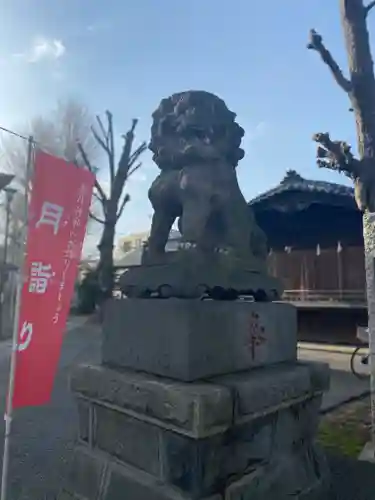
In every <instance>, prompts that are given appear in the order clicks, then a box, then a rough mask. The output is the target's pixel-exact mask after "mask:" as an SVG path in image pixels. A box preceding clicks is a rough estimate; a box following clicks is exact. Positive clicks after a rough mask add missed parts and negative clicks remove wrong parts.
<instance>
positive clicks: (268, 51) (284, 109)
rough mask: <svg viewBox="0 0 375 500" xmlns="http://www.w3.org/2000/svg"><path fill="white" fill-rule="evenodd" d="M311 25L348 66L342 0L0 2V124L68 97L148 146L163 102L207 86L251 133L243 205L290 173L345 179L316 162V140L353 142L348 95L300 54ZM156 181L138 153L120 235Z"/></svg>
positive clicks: (131, 225)
mask: <svg viewBox="0 0 375 500" xmlns="http://www.w3.org/2000/svg"><path fill="white" fill-rule="evenodd" d="M310 28H315V29H317V30H318V31H319V32H321V34H322V35H323V36H324V40H325V42H326V44H327V46H328V47H329V48H330V50H331V51H332V52H333V54H334V56H335V58H336V59H337V61H338V62H339V63H340V64H341V66H342V67H344V68H346V56H345V52H344V46H343V40H342V35H341V29H340V21H339V2H338V0H336V1H332V0H330V1H328V0H314V1H307V0H305V1H301V0H287V1H279V0H268V1H259V0H258V1H253V0H231V1H224V0H189V1H182V0H106V1H105V2H102V1H96V2H94V1H92V0H54V1H51V0H2V1H1V4H0V74H1V78H0V125H3V126H6V127H14V128H17V127H19V124H21V123H23V122H25V121H27V120H28V119H29V118H31V117H32V116H34V115H37V114H41V113H44V112H47V111H48V110H50V109H51V108H53V106H54V105H55V103H56V101H57V99H59V98H64V97H74V98H77V99H80V100H82V101H83V102H85V103H86V104H87V105H88V106H89V108H90V109H91V110H92V112H94V113H98V112H102V111H104V110H105V109H110V110H111V111H112V112H113V114H114V118H115V123H116V130H117V132H118V134H121V133H123V132H124V131H125V130H126V128H127V126H128V125H129V123H130V120H131V118H133V117H138V118H139V120H140V124H139V127H138V139H139V140H148V138H149V128H150V116H151V113H152V111H153V110H154V109H155V108H156V107H157V105H158V103H159V101H160V99H161V98H163V97H166V96H168V95H169V94H171V93H173V92H178V91H181V90H188V89H203V90H208V91H211V92H214V93H217V94H218V95H219V96H221V97H222V98H224V99H225V100H226V102H227V104H228V106H229V107H230V108H231V109H232V110H233V111H235V112H236V113H237V114H238V121H239V123H240V124H241V125H242V126H243V127H244V129H245V131H246V136H245V138H244V142H243V146H244V148H245V151H246V156H245V158H244V160H242V162H241V164H240V166H239V169H238V172H239V176H240V182H241V186H242V189H243V192H244V194H245V196H246V197H247V198H251V197H253V196H255V195H256V194H258V193H260V192H262V191H265V190H266V189H269V188H271V187H273V186H274V185H276V184H277V183H278V182H279V181H280V180H281V179H282V177H283V175H284V174H285V171H286V170H287V169H290V168H293V169H296V170H297V171H299V172H300V173H301V174H302V175H303V176H306V177H309V178H316V179H326V180H332V181H337V182H345V179H344V178H343V177H340V176H338V175H336V174H332V173H329V172H325V171H322V170H318V168H317V167H316V165H315V159H314V157H315V145H314V144H313V143H312V141H311V135H312V134H313V133H314V132H317V131H330V132H331V134H332V137H334V138H337V139H345V140H347V141H349V142H350V143H352V144H354V143H355V135H354V119H353V116H352V114H350V113H349V111H348V108H349V104H348V101H347V98H346V96H345V95H344V93H343V92H342V91H341V90H340V89H339V88H338V87H337V86H336V85H335V83H334V82H333V80H332V78H331V76H330V74H329V72H328V70H327V68H326V67H324V65H323V64H322V63H321V62H320V60H319V58H318V56H317V54H316V53H314V52H311V51H308V50H307V49H306V42H307V38H308V31H309V29H310ZM369 28H370V31H371V29H375V12H374V13H373V14H372V16H370V20H369ZM156 174H157V169H156V168H155V167H154V166H153V165H152V162H151V159H150V156H149V155H148V154H147V155H145V157H144V168H143V171H142V172H141V173H140V174H139V175H138V177H137V178H135V179H134V180H133V182H132V183H131V185H130V186H129V191H130V194H131V196H132V202H131V204H129V206H128V209H127V210H126V211H125V213H124V216H123V219H122V220H121V222H120V225H119V228H118V229H119V234H120V233H121V234H124V233H127V232H130V231H135V230H144V229H147V228H148V226H149V224H150V218H149V216H150V215H151V212H152V211H151V207H150V205H149V202H148V200H147V188H148V185H149V184H150V182H151V181H152V179H153V177H154V176H155V175H156Z"/></svg>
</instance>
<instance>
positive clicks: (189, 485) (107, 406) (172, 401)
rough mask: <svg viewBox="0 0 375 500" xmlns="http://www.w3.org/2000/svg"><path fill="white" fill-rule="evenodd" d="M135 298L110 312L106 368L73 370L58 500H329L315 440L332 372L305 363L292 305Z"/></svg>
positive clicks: (322, 460)
mask: <svg viewBox="0 0 375 500" xmlns="http://www.w3.org/2000/svg"><path fill="white" fill-rule="evenodd" d="M131 302H132V301H131V300H124V301H113V303H112V305H111V306H110V307H109V308H108V309H107V316H106V320H105V324H104V335H105V339H104V342H103V360H104V361H105V363H106V364H105V365H102V366H80V367H78V368H77V369H76V370H75V371H74V373H73V374H72V379H71V389H72V391H73V392H74V394H75V396H76V398H77V401H78V409H79V443H78V445H77V447H76V449H75V452H74V456H73V463H72V468H71V474H70V477H69V478H68V480H67V483H66V485H65V487H64V490H63V491H62V492H61V494H60V496H59V498H60V500H63V499H65V500H67V499H77V500H78V499H81V500H82V499H86V500H94V499H96V500H117V499H118V500H120V499H121V500H122V499H129V500H200V499H202V500H203V499H204V500H270V499H272V500H284V499H285V500H286V499H288V498H293V499H295V500H302V499H303V500H314V499H322V500H323V499H325V498H327V497H326V496H325V495H327V491H328V483H329V474H328V469H327V465H326V462H325V458H324V456H323V454H322V453H321V452H320V450H319V449H318V448H317V446H316V445H315V443H314V437H315V432H316V429H317V425H318V420H319V408H320V404H321V398H322V394H323V392H324V391H325V390H326V389H327V388H328V384H329V374H328V368H327V366H326V365H321V364H308V363H299V362H297V360H296V323H295V312H294V309H293V308H292V307H290V306H288V305H284V304H255V303H248V302H242V303H241V302H236V303H221V302H217V303H216V302H207V303H205V302H200V301H196V302H195V303H194V304H192V303H191V304H183V303H182V302H183V301H174V300H171V301H159V300H154V301H152V300H150V301H147V300H138V301H137V300H134V309H133V310H131V307H130V303H131ZM137 304H140V305H137ZM147 311H148V314H147ZM168 311H169V312H168ZM210 315H211V316H210ZM207 317H209V318H210V321H208V320H207ZM178 318H179V321H178ZM131 324H132V330H129V329H130V328H131ZM147 325H148V326H147ZM206 330H208V333H207V331H206ZM111 332H114V333H113V335H114V339H115V340H114V339H112V338H111ZM152 333H153V334H154V335H155V337H154V338H153V337H152ZM137 334H138V337H137ZM121 336H122V337H123V340H122V343H121V342H120V338H121ZM179 340H180V343H179ZM148 342H149V343H148ZM199 345H201V346H202V351H203V354H201V351H200V350H199ZM116 346H117V349H115V347H116ZM233 346H235V347H233ZM114 350H116V351H117V352H116V353H115V352H114ZM146 350H149V353H148V354H147V355H145V354H144V351H146ZM222 350H224V354H226V356H223V353H222ZM212 352H214V353H215V355H212ZM184 353H185V355H184ZM151 354H153V355H154V357H155V358H156V359H152V355H151ZM204 360H206V364H205V363H204ZM178 362H181V364H182V366H179V365H178ZM125 367H126V368H125ZM132 368H133V369H132ZM135 369H137V370H143V372H141V371H135ZM146 370H147V371H148V373H146ZM220 371H221V374H220V375H219V373H220ZM150 372H152V373H150ZM230 372H232V373H230ZM160 375H163V376H160ZM167 375H168V377H167ZM172 377H173V378H172ZM178 379H179V380H178ZM190 380H193V382H192V381H190Z"/></svg>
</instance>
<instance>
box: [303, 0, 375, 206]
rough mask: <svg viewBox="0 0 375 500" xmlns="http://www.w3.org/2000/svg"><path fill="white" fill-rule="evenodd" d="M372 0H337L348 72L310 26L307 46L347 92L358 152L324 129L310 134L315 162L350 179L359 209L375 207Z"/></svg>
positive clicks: (374, 83) (374, 79)
mask: <svg viewBox="0 0 375 500" xmlns="http://www.w3.org/2000/svg"><path fill="white" fill-rule="evenodd" d="M374 7H375V0H374V1H371V2H369V3H368V4H367V5H364V2H363V0H340V12H341V24H342V27H343V33H344V39H345V44H346V52H347V57H348V76H345V74H344V71H343V70H342V69H341V68H340V66H339V65H338V63H337V62H336V60H335V59H334V57H333V55H332V54H331V52H330V51H329V49H328V48H327V47H326V45H325V44H324V41H323V37H322V36H321V35H320V34H319V33H317V32H316V31H315V30H314V29H312V30H310V33H309V41H308V44H307V48H308V49H310V50H313V51H315V52H317V53H318V54H319V56H320V59H321V60H322V62H323V63H324V64H325V65H326V67H327V68H328V69H329V71H330V73H331V74H332V76H333V78H334V80H335V82H336V83H337V84H338V86H339V87H340V88H341V89H342V90H343V91H344V92H345V93H346V94H347V96H348V99H349V102H350V109H349V110H350V111H351V112H353V113H354V115H355V121H356V129H357V138H358V152H359V157H358V158H356V157H355V156H354V155H353V154H352V152H351V148H350V145H349V144H347V143H346V142H345V141H337V140H332V139H331V138H330V136H329V134H328V133H322V132H320V133H317V134H314V136H313V140H314V141H315V142H317V144H318V146H317V154H316V156H317V164H318V166H319V167H323V168H328V169H330V170H335V171H338V172H343V173H344V174H345V175H347V176H348V177H350V178H351V179H353V180H354V186H355V193H356V201H357V204H358V207H359V208H360V210H366V209H367V210H370V211H373V210H375V76H374V68H373V60H372V54H371V47H370V39H369V33H368V29H367V17H368V15H369V13H370V11H371V10H372V9H373V8H374Z"/></svg>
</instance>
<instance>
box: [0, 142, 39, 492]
mask: <svg viewBox="0 0 375 500" xmlns="http://www.w3.org/2000/svg"><path fill="white" fill-rule="evenodd" d="M33 145H34V141H33V138H32V137H31V136H30V137H29V140H28V147H27V161H26V179H25V180H26V184H25V204H24V224H25V227H24V234H23V238H22V240H23V241H22V246H23V257H22V259H21V260H22V262H20V267H19V268H18V269H17V288H16V300H15V308H14V317H13V337H12V354H11V361H10V374H9V387H8V397H7V407H6V410H5V416H4V419H5V435H4V452H3V467H2V474H1V496H0V500H6V498H7V490H8V470H9V458H10V453H9V452H10V436H11V428H12V417H13V405H12V403H13V394H14V380H15V374H16V361H17V344H18V323H19V317H20V305H21V292H22V286H23V266H24V261H25V251H26V236H27V228H28V205H29V189H30V179H31V176H32V168H31V167H32V164H33Z"/></svg>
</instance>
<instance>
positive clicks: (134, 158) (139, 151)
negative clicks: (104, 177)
mask: <svg viewBox="0 0 375 500" xmlns="http://www.w3.org/2000/svg"><path fill="white" fill-rule="evenodd" d="M146 149H147V144H146V143H145V142H142V144H141V145H140V146H139V147H138V148H137V149H136V150H135V151H134V153H132V154H131V155H130V158H129V168H131V167H132V166H133V165H134V163H135V162H136V161H137V159H138V158H139V156H140V155H141V154H142V153H143V152H144V151H146Z"/></svg>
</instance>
